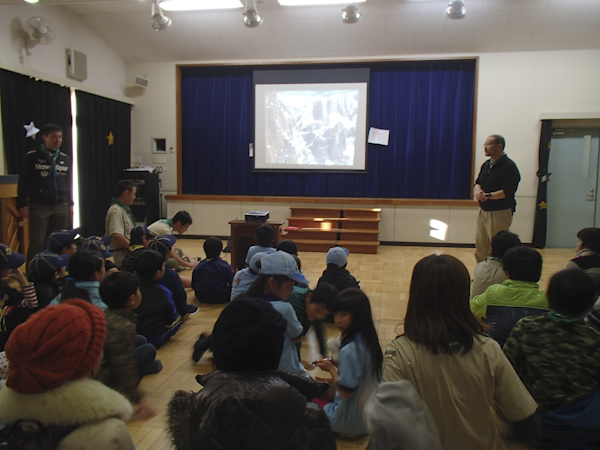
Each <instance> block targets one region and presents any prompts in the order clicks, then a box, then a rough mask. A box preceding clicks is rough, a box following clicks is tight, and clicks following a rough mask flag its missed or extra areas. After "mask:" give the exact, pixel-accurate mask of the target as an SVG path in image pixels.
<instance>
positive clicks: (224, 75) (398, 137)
mask: <svg viewBox="0 0 600 450" xmlns="http://www.w3.org/2000/svg"><path fill="white" fill-rule="evenodd" d="M293 67H298V66H236V67H182V68H181V121H182V143H181V144H182V162H183V167H182V174H183V180H182V182H183V193H184V194H215V195H283V196H315V197H317V196H318V197H383V198H438V199H469V198H471V197H472V189H473V178H472V177H473V175H472V173H471V165H472V148H473V127H474V108H475V78H476V77H475V60H451V61H414V62H404V61H400V62H389V63H369V64H356V65H350V64H345V65H331V64H329V65H322V66H312V67H311V68H324V69H327V68H339V67H369V68H370V71H371V76H370V84H369V95H368V101H369V105H368V119H367V120H368V127H375V128H382V129H389V130H390V142H389V145H388V146H379V145H370V144H369V145H368V149H367V172H366V173H352V174H349V173H340V174H326V173H283V172H282V173H265V172H252V168H253V161H252V158H250V157H249V156H248V155H249V149H248V145H249V143H251V142H253V135H254V130H253V126H254V121H253V115H254V104H253V102H254V94H253V82H252V72H253V70H268V69H269V68H271V69H277V70H279V69H289V68H293Z"/></svg>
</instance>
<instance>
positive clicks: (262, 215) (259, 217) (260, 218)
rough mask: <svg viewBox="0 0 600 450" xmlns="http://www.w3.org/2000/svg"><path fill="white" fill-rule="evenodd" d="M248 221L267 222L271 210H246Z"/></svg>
mask: <svg viewBox="0 0 600 450" xmlns="http://www.w3.org/2000/svg"><path fill="white" fill-rule="evenodd" d="M245 216H246V222H266V221H267V220H269V211H246V214H245Z"/></svg>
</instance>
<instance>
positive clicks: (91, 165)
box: [76, 91, 131, 236]
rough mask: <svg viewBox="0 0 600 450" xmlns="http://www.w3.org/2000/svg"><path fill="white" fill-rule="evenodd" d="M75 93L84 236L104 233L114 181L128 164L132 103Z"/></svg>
mask: <svg viewBox="0 0 600 450" xmlns="http://www.w3.org/2000/svg"><path fill="white" fill-rule="evenodd" d="M76 96H77V97H76V98H77V148H78V149H79V151H78V153H77V156H78V158H77V159H78V170H79V198H80V199H81V201H80V202H79V204H80V208H81V213H80V216H81V226H82V228H83V235H84V236H89V235H103V234H104V218H105V216H106V210H107V209H108V208H109V206H110V199H111V198H112V197H113V195H114V192H113V191H114V188H115V185H116V184H117V182H118V181H119V180H120V179H121V178H122V176H121V173H122V171H123V169H126V168H128V167H129V162H130V152H131V105H129V104H127V103H121V102H118V101H115V100H111V99H108V98H103V97H98V96H96V95H93V94H88V93H86V92H80V91H77V93H76ZM109 136H112V143H111V141H110V140H109Z"/></svg>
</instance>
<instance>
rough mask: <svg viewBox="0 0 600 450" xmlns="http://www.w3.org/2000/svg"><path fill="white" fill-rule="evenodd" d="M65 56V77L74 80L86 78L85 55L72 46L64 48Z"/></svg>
mask: <svg viewBox="0 0 600 450" xmlns="http://www.w3.org/2000/svg"><path fill="white" fill-rule="evenodd" d="M65 51H66V56H67V77H69V78H73V79H75V80H79V81H83V80H87V56H86V55H85V53H81V52H78V51H77V50H73V49H72V48H67V49H65Z"/></svg>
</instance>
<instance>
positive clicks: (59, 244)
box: [44, 228, 81, 255]
mask: <svg viewBox="0 0 600 450" xmlns="http://www.w3.org/2000/svg"><path fill="white" fill-rule="evenodd" d="M78 234H81V228H75V229H73V230H58V231H53V232H52V233H50V234H49V235H48V237H47V238H46V242H45V243H44V250H47V251H49V252H52V253H56V254H57V255H72V254H73V253H75V252H76V251H77V245H76V242H75V238H76V237H77V235H78Z"/></svg>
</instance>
